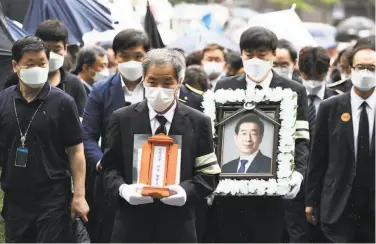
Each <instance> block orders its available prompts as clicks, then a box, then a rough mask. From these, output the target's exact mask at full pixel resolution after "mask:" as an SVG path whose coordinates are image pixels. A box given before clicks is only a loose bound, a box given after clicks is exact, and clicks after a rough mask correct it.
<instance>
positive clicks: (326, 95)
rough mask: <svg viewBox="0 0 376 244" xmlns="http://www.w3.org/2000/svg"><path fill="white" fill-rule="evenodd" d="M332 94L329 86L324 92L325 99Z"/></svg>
mask: <svg viewBox="0 0 376 244" xmlns="http://www.w3.org/2000/svg"><path fill="white" fill-rule="evenodd" d="M331 96H332V94H331V93H330V90H328V89H327V88H325V92H324V100H325V99H327V98H329V97H331Z"/></svg>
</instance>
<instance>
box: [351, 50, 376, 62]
mask: <svg viewBox="0 0 376 244" xmlns="http://www.w3.org/2000/svg"><path fill="white" fill-rule="evenodd" d="M353 63H354V65H357V64H363V63H365V64H376V52H375V51H373V50H371V49H364V50H360V51H359V52H357V53H356V54H355V55H354V60H353Z"/></svg>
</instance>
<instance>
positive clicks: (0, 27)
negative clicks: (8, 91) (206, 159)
mask: <svg viewBox="0 0 376 244" xmlns="http://www.w3.org/2000/svg"><path fill="white" fill-rule="evenodd" d="M13 43H14V40H13V38H12V36H11V34H10V33H9V31H8V28H7V25H6V21H5V16H4V14H3V10H2V6H1V4H0V90H1V89H2V88H3V86H4V83H5V80H6V78H7V77H8V76H9V75H11V74H12V73H13V68H12V46H13Z"/></svg>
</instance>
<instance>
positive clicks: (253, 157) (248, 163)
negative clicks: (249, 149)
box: [236, 150, 259, 173]
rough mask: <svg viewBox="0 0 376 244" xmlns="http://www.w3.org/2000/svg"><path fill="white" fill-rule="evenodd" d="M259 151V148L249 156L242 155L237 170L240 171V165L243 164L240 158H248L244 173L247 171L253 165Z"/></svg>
mask: <svg viewBox="0 0 376 244" xmlns="http://www.w3.org/2000/svg"><path fill="white" fill-rule="evenodd" d="M258 152H259V150H257V151H256V152H254V153H252V154H251V155H249V156H248V157H240V159H239V163H238V170H237V171H236V172H238V171H239V169H240V166H241V165H242V164H241V163H240V160H248V162H247V163H246V164H245V171H244V173H247V170H248V168H249V166H251V164H252V162H253V160H254V159H255V157H256V155H257V154H258Z"/></svg>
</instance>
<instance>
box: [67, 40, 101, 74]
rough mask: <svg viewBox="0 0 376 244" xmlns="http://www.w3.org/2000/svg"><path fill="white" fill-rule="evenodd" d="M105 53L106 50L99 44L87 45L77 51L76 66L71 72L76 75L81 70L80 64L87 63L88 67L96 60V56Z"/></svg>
mask: <svg viewBox="0 0 376 244" xmlns="http://www.w3.org/2000/svg"><path fill="white" fill-rule="evenodd" d="M105 55H107V52H106V50H104V48H102V47H100V46H87V47H83V48H81V49H80V51H78V54H77V61H76V68H75V69H74V70H73V71H72V74H75V75H78V74H79V73H80V72H81V71H82V66H83V65H84V64H87V65H88V66H89V67H91V66H93V65H94V64H95V63H96V62H97V56H101V57H103V56H105Z"/></svg>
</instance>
